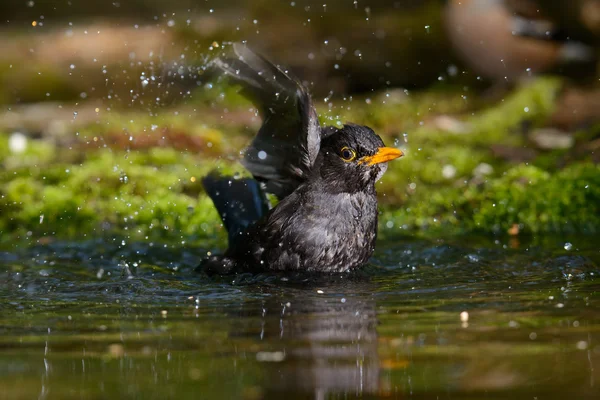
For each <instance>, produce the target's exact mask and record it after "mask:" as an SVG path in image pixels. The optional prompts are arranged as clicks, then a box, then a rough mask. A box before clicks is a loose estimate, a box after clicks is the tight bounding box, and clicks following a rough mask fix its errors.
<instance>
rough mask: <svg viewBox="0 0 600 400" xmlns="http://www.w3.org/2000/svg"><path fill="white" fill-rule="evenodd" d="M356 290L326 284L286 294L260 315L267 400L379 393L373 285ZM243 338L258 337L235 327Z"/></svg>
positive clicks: (361, 284) (354, 286)
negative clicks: (246, 335)
mask: <svg viewBox="0 0 600 400" xmlns="http://www.w3.org/2000/svg"><path fill="white" fill-rule="evenodd" d="M346 284H348V283H346ZM351 285H352V286H351V290H349V288H348V287H344V284H339V283H337V284H336V283H334V284H332V283H326V282H322V283H321V284H320V285H319V284H318V283H313V284H311V285H310V286H309V287H303V288H292V289H291V290H290V289H289V288H284V291H283V292H281V293H276V294H273V295H272V296H270V297H269V298H268V299H267V300H264V301H263V302H262V304H261V305H262V307H260V310H254V312H255V313H256V312H258V313H260V316H259V317H260V321H261V322H260V332H258V336H259V339H260V341H261V343H264V344H265V345H266V346H265V347H264V348H261V350H260V351H259V352H257V354H256V358H257V361H259V362H260V363H261V366H262V368H263V369H264V371H265V373H266V378H265V380H264V382H263V385H264V390H265V393H264V395H265V396H266V397H272V398H281V396H282V393H283V392H286V393H288V394H289V393H298V392H300V393H304V395H307V394H308V393H314V397H315V398H325V397H326V396H327V395H330V394H332V393H336V394H350V395H353V396H354V395H361V394H365V393H376V392H377V390H378V383H379V357H378V354H377V348H378V347H377V330H376V327H377V315H376V311H375V300H374V299H373V297H372V293H369V290H368V289H369V287H370V286H372V285H370V284H369V283H367V282H352V283H351ZM274 289H275V290H276V291H281V288H279V289H276V288H274ZM371 289H373V287H371ZM344 293H348V295H347V296H345V295H344ZM250 317H257V315H250ZM240 334H242V335H245V334H251V335H252V334H254V335H256V334H257V332H255V331H254V332H253V330H252V329H250V331H249V330H248V327H247V326H242V325H238V324H235V325H233V326H232V331H231V335H232V336H239V335H240ZM300 393H298V394H300ZM288 394H286V396H288Z"/></svg>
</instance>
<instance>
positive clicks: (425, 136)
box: [0, 79, 600, 240]
mask: <svg viewBox="0 0 600 400" xmlns="http://www.w3.org/2000/svg"><path fill="white" fill-rule="evenodd" d="M558 86H559V82H558V81H557V80H555V79H538V80H535V81H533V82H532V83H530V84H528V85H525V86H523V87H521V88H519V89H518V90H516V91H514V92H513V93H511V94H510V95H509V96H507V97H506V98H505V100H503V101H500V102H499V103H498V104H496V105H493V106H485V107H483V108H481V107H482V106H481V104H483V103H480V102H478V101H477V100H476V99H475V100H468V101H465V99H464V98H463V97H462V96H463V91H462V89H459V90H454V89H452V88H450V87H446V88H445V89H444V90H440V88H438V89H435V90H433V91H430V92H423V93H414V94H412V93H409V94H408V95H406V94H404V93H403V94H402V96H405V97H402V101H396V100H394V101H392V100H389V99H390V98H392V97H393V96H387V95H386V92H384V93H382V94H374V95H373V96H372V97H371V100H370V102H367V101H366V99H365V98H354V99H352V100H351V101H350V99H347V100H346V101H341V100H340V101H338V102H334V104H337V106H336V105H333V106H331V107H327V108H328V110H327V111H326V112H325V113H323V114H322V115H321V118H322V120H323V122H325V123H329V124H331V123H337V122H338V121H346V120H350V121H356V122H359V123H363V124H366V125H370V126H372V127H373V128H374V129H375V130H376V131H377V132H379V133H380V134H381V135H382V136H383V138H384V140H385V141H386V143H388V145H389V144H391V143H393V142H394V139H399V140H398V141H397V142H396V143H397V144H398V145H399V146H400V147H401V148H403V149H404V150H405V152H406V157H404V158H402V159H400V160H398V161H394V162H392V163H390V165H389V170H388V172H387V174H386V175H385V176H384V177H383V179H382V180H381V182H380V183H378V186H377V188H378V192H379V193H380V205H381V208H382V210H383V215H382V219H381V221H382V223H381V224H380V225H381V229H382V233H383V234H389V233H393V232H398V227H404V228H405V229H406V230H409V231H411V232H416V231H420V232H428V233H427V234H437V233H438V232H442V233H447V232H474V231H478V232H490V233H492V232H506V231H507V230H508V229H509V228H511V227H512V226H513V225H514V224H518V225H520V227H521V230H522V231H524V232H556V231H573V230H577V231H586V232H596V231H597V230H598V229H600V217H598V215H600V213H599V211H600V210H598V204H600V189H598V188H600V178H598V177H599V176H600V174H599V173H598V172H599V171H598V167H597V166H595V165H593V164H591V163H586V162H585V160H586V159H587V155H585V154H584V155H583V156H582V157H581V161H578V160H577V158H576V157H574V156H572V157H571V158H570V159H569V162H571V165H570V166H568V167H566V168H564V169H562V170H557V169H556V166H557V163H556V162H551V161H550V160H556V157H557V156H558V155H557V154H558V153H555V152H551V153H545V154H542V156H540V157H538V158H537V159H536V160H534V162H533V163H532V164H531V165H529V166H528V165H524V164H514V163H512V162H510V161H509V160H504V159H499V158H496V157H495V156H494V154H493V152H492V151H491V149H490V146H491V145H496V144H502V145H507V146H524V145H526V144H527V142H526V139H525V138H526V135H524V134H523V132H524V130H526V129H529V128H530V127H532V126H533V127H535V126H538V125H541V124H543V123H544V121H545V120H546V119H547V117H548V115H549V114H550V113H551V112H552V109H553V107H554V97H555V94H556V91H557V88H558ZM220 90H221V89H217V91H220ZM223 90H226V91H228V90H232V92H231V93H230V94H227V95H225V96H223V97H222V98H221V99H220V100H219V99H217V100H216V102H214V101H210V100H209V99H210V96H208V94H207V95H206V97H204V98H201V97H202V96H203V95H199V96H200V97H198V98H197V99H196V100H195V102H194V103H193V104H192V105H189V106H188V107H193V109H192V110H193V111H190V110H189V109H185V110H182V109H181V108H179V107H178V109H177V111H176V112H174V111H172V110H163V111H161V114H162V115H148V114H146V113H143V112H136V111H127V112H126V113H124V112H119V111H118V110H113V111H112V112H111V113H106V114H102V113H101V114H100V117H99V120H98V121H94V122H93V123H90V125H89V126H84V127H82V128H81V129H79V130H78V132H79V134H78V135H75V134H74V133H73V135H72V138H73V140H75V144H73V142H72V141H71V142H69V143H70V146H71V148H65V147H63V146H61V145H60V144H58V143H55V142H52V141H49V140H32V139H29V140H28V142H27V148H26V149H25V151H24V152H22V153H18V154H15V153H12V152H11V150H10V149H9V145H8V141H9V139H8V138H9V135H6V134H4V135H0V156H1V158H0V163H1V164H2V167H3V168H2V170H1V171H0V211H1V213H0V214H1V217H0V230H1V231H2V233H3V234H4V233H13V234H15V235H20V234H24V233H27V232H31V234H33V235H55V236H73V237H77V236H80V235H85V234H87V235H98V234H119V235H124V236H126V237H134V238H140V239H145V238H153V237H160V238H163V239H165V238H177V237H186V238H188V239H189V238H198V239H200V238H201V239H203V240H216V239H218V240H223V239H224V237H225V232H224V230H223V228H222V226H221V222H220V220H219V217H218V215H217V213H216V211H215V209H214V207H213V206H212V203H211V201H210V200H209V199H208V198H207V197H206V195H205V194H204V193H203V190H202V186H201V183H200V181H201V177H202V176H204V175H206V174H208V173H209V172H210V171H212V170H213V169H217V170H219V171H220V172H221V173H222V174H236V173H241V174H244V175H247V172H246V171H244V170H243V168H242V167H241V166H240V165H239V163H237V162H236V159H237V157H238V152H239V150H240V149H241V148H242V147H243V146H244V144H245V143H247V142H248V141H249V140H250V136H251V135H252V134H253V129H254V127H251V128H249V127H247V126H246V125H247V124H248V121H249V120H251V119H252V116H251V115H250V116H249V117H248V115H246V114H243V113H248V108H249V103H247V101H245V100H240V99H239V98H238V97H239V95H238V94H237V92H236V91H237V89H231V88H224V89H223ZM227 93H229V92H227ZM395 95H397V93H396V94H395ZM236 96H238V97H236ZM386 99H387V100H386ZM230 100H231V102H230ZM369 103H370V104H369ZM319 108H324V107H321V106H319ZM224 110H227V112H231V113H232V115H233V114H235V113H238V112H241V113H242V114H236V115H244V116H243V117H242V119H239V120H238V119H235V118H232V119H231V120H229V121H227V122H225V121H224V120H221V118H216V117H215V116H218V115H221V116H223V115H225V111H224ZM250 114H251V113H250ZM200 115H201V116H202V118H200V117H199V116H200ZM439 115H443V116H445V118H452V119H454V120H455V121H458V125H459V127H460V128H461V129H462V130H459V131H447V130H444V129H443V125H440V124H439V123H438V122H436V121H437V120H436V119H437V118H438V116H439ZM252 123H254V122H252ZM411 127H412V128H411ZM404 128H410V129H406V132H407V135H406V136H404V135H402V134H401V132H403V131H404ZM111 135H117V136H116V138H115V137H113V136H111ZM119 135H121V136H123V137H124V138H125V141H124V142H123V143H121V142H119V140H122V139H123V138H121V137H119ZM169 135H170V136H169ZM586 135H587V136H586ZM590 135H591V136H590ZM94 137H95V138H96V140H94ZM111 137H112V138H113V139H111ZM593 137H594V134H593V133H589V132H588V131H585V132H581V133H579V134H578V140H583V139H581V138H588V139H589V138H593ZM405 139H406V140H405ZM111 140H112V142H111ZM119 143H121V144H119ZM209 143H210V145H209ZM559 153H560V154H559V155H560V156H561V157H564V156H565V154H566V153H565V152H564V151H562V152H559ZM402 231H404V230H402Z"/></svg>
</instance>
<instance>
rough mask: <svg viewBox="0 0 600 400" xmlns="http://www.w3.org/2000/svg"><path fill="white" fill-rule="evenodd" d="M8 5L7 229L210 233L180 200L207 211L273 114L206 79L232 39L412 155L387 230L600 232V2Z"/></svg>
mask: <svg viewBox="0 0 600 400" xmlns="http://www.w3.org/2000/svg"><path fill="white" fill-rule="evenodd" d="M0 15H2V20H1V21H0V29H1V31H2V35H1V36H0V104H1V105H2V111H0V132H1V135H2V136H1V138H2V139H1V141H0V156H1V157H2V161H1V163H2V166H3V176H2V183H1V185H2V186H0V191H1V193H2V197H1V199H2V200H0V206H1V207H2V209H3V210H4V211H5V212H3V215H4V217H2V222H0V224H1V225H0V228H1V229H3V230H4V231H6V232H8V231H10V232H16V231H20V230H22V228H23V227H25V228H24V229H23V232H25V233H26V232H39V233H44V234H46V233H49V232H59V233H60V232H62V234H69V232H70V229H74V230H75V231H78V232H80V231H82V230H83V231H90V232H91V231H94V230H96V229H99V228H98V227H99V226H101V227H102V228H101V229H102V230H104V229H109V228H110V229H112V228H115V229H126V228H127V227H128V226H130V224H131V223H132V222H131V221H134V222H133V224H134V225H136V226H143V227H145V228H142V231H144V232H146V231H150V230H152V229H151V228H148V227H150V226H170V227H171V228H173V229H175V230H176V232H178V233H180V232H183V233H185V234H195V232H198V231H200V230H199V226H204V228H203V230H202V231H203V232H206V229H208V228H206V226H213V225H215V223H216V222H217V221H218V219H217V218H216V216H215V215H214V214H211V212H210V211H208V210H207V211H205V212H204V213H203V212H188V211H186V210H198V208H197V206H198V205H202V204H205V205H206V204H209V203H206V199H205V198H204V196H203V193H202V189H201V187H200V185H199V183H198V182H199V180H197V177H200V176H201V175H202V174H203V173H206V172H207V171H208V170H210V169H212V168H214V167H215V165H217V166H218V167H219V168H224V169H228V168H232V169H235V168H236V167H235V162H234V159H235V157H236V156H237V152H238V151H239V150H240V149H241V148H243V146H244V144H245V143H247V142H248V140H249V139H250V138H251V136H252V135H253V133H254V132H255V131H256V129H257V127H258V126H259V125H260V119H259V118H258V117H257V116H256V115H255V112H254V110H253V109H252V106H251V105H250V104H249V103H247V102H246V101H245V100H244V99H242V98H241V97H240V96H239V95H237V90H236V89H235V88H231V87H229V86H228V85H227V83H226V82H224V81H223V80H222V79H220V78H218V77H215V76H211V75H210V74H209V73H207V71H206V70H205V69H206V63H207V61H208V60H210V59H211V58H212V57H214V56H216V55H218V54H220V52H222V51H227V48H228V46H229V45H230V44H231V43H232V42H234V41H243V42H245V43H247V44H248V45H249V46H251V47H252V48H253V49H255V50H256V51H258V52H260V53H262V54H264V55H265V56H266V57H267V58H269V59H270V60H272V61H273V62H275V63H277V64H282V65H285V66H287V67H289V68H290V69H291V70H292V71H293V72H294V73H295V74H296V75H297V76H299V77H300V78H301V79H302V80H303V82H305V84H306V85H307V86H308V87H309V88H310V91H311V92H312V93H313V95H314V96H315V98H316V101H317V105H318V109H319V112H320V113H321V118H322V120H323V122H325V123H329V124H340V123H342V122H345V121H349V120H352V121H354V122H357V123H362V124H367V125H370V126H372V127H373V128H375V129H376V130H377V132H378V133H380V134H381V135H382V136H383V137H384V139H385V140H386V141H390V142H393V143H395V144H396V145H397V146H400V147H403V148H404V149H405V150H407V152H408V155H409V156H408V157H406V158H405V159H403V160H402V161H401V162H400V163H397V164H398V166H394V167H393V168H392V169H391V171H390V173H388V174H387V176H386V178H385V179H384V181H383V182H382V187H381V189H380V192H382V193H385V194H386V195H385V197H384V198H383V199H382V204H383V205H384V207H386V206H387V208H385V210H388V211H389V215H388V217H389V221H390V226H391V227H396V228H397V227H398V226H402V227H405V228H406V229H413V228H414V229H422V228H431V227H438V228H441V229H442V230H445V229H447V228H448V227H450V228H453V229H454V228H456V229H459V230H467V231H470V230H483V231H488V232H504V233H506V232H513V233H514V232H519V231H523V230H525V231H530V232H538V231H539V232H541V231H562V230H565V229H566V230H586V231H590V230H591V231H595V230H596V226H600V220H599V219H598V217H597V215H598V214H599V213H597V212H596V211H597V208H594V207H596V206H595V205H592V204H591V203H596V201H595V200H597V199H598V198H600V197H596V196H598V189H594V190H596V192H592V189H593V188H594V187H595V186H594V185H592V187H590V181H589V179H597V178H594V177H595V176H596V175H597V172H598V168H597V163H598V161H599V160H600V157H599V155H598V147H600V134H599V132H600V130H599V129H600V128H599V124H598V122H599V118H600V91H599V90H598V86H599V85H598V84H599V83H600V82H599V74H598V71H599V68H598V48H599V44H600V1H598V0H574V1H566V0H548V1H534V0H523V1H512V0H505V1H502V0H471V1H468V0H462V1H454V0H449V1H440V0H420V1H417V0H396V1H392V0H343V1H342V0H334V1H326V0H320V1H314V0H294V1H273V0H260V1H252V2H247V1H238V0H221V1H212V0H206V1H205V0H170V1H163V0H131V1H112V0H86V1H83V0H56V1H50V0H45V1H42V0H37V1H36V0H5V1H3V2H2V3H1V4H0ZM132 152H133V153H135V154H133V155H132ZM124 157H127V158H124ZM67 170H68V171H69V172H65V171H67ZM48 174H50V175H52V177H51V178H50V177H48V176H47V175H48ZM157 174H158V175H157ZM160 174H164V175H160ZM590 177H592V178H590ZM584 178H585V179H584ZM154 180H156V181H154ZM150 182H151V183H150ZM565 184H568V185H574V186H573V187H572V188H571V189H572V190H570V191H569V193H579V197H578V198H577V199H574V198H572V197H568V196H567V194H565V193H564V190H565V186H564V185H565ZM532 185H533V186H532ZM586 185H587V186H586ZM84 188H85V189H84ZM146 189H148V190H146ZM150 189H152V190H150ZM115 191H117V192H119V194H120V196H121V197H119V200H118V201H115V200H114V196H113V195H112V194H114V192H115ZM151 192H155V193H151ZM157 192H158V193H161V194H157ZM542 193H543V195H542ZM552 193H554V194H556V196H558V197H559V198H560V200H557V202H556V203H552V204H549V203H548V202H549V201H550V202H552V200H548V196H549V195H550V194H552ZM537 194H540V195H542V198H540V199H539V200H535V199H536V195H537ZM556 196H554V197H556ZM165 199H166V200H165ZM532 199H534V200H532ZM503 201H504V204H508V203H510V204H512V206H506V207H504V209H503V210H502V211H498V210H494V209H493V208H494V207H495V204H496V203H502V202H503ZM532 201H533V202H534V203H535V202H536V201H538V202H539V203H535V204H533V205H532V204H530V203H531V202H532ZM122 203H124V204H136V205H138V207H139V208H140V209H139V210H138V213H137V214H132V213H131V210H130V208H131V206H126V205H125V206H124V205H123V204H122ZM142 208H143V210H142ZM203 208H210V207H202V209H203ZM149 209H154V211H152V212H150V211H148V210H149ZM157 209H160V210H162V211H161V212H158V211H156V210H157ZM146 214H148V215H146ZM40 215H44V216H45V217H44V218H42V219H43V220H44V221H45V224H50V225H52V224H58V226H52V227H50V225H44V224H41V223H40ZM144 215H145V216H144ZM157 215H158V217H157ZM124 218H125V220H126V221H128V222H126V223H124V222H123V219H124ZM213 219H214V221H213ZM65 220H68V221H70V222H71V223H70V224H67V225H68V226H63V225H62V224H59V222H62V221H65ZM202 224H204V225H202ZM206 224H208V225H206ZM69 226H70V227H69ZM72 227H75V228H72ZM171 228H169V229H167V231H170V232H173V231H172V230H170V229H171ZM153 229H155V228H153ZM209 231H210V229H209ZM128 234H130V233H128Z"/></svg>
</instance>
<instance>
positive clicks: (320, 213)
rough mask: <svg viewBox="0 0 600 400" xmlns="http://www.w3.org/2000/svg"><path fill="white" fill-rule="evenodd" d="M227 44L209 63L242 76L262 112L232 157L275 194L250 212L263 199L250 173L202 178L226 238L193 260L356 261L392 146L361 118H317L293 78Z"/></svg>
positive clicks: (323, 267)
mask: <svg viewBox="0 0 600 400" xmlns="http://www.w3.org/2000/svg"><path fill="white" fill-rule="evenodd" d="M233 50H234V53H235V57H222V58H218V59H216V60H215V61H214V66H216V67H217V68H218V69H220V70H221V71H224V72H225V73H226V74H227V75H229V76H230V77H231V78H233V79H234V81H236V82H237V83H239V84H240V85H241V86H242V88H243V91H244V93H245V94H246V95H247V96H249V97H250V98H251V99H252V100H253V101H254V102H255V104H256V105H257V107H258V108H259V110H260V112H261V115H262V118H263V124H262V126H261V128H260V130H259V132H258V134H257V136H256V137H255V138H254V140H253V141H252V143H251V145H250V146H249V147H248V149H246V151H245V154H244V157H243V160H242V163H243V164H244V166H245V167H246V168H247V169H248V170H249V171H250V172H251V173H252V175H253V176H254V178H255V179H256V180H257V181H258V182H261V184H262V186H263V187H264V188H265V190H266V191H267V192H270V193H273V194H275V195H276V196H277V197H278V198H279V199H280V202H279V203H278V204H277V206H276V207H274V208H273V209H271V210H269V211H268V212H266V214H265V215H263V216H260V215H258V214H256V210H265V207H264V204H265V199H264V195H262V194H257V190H256V189H257V185H256V183H255V181H252V180H249V181H248V180H247V181H243V182H239V181H238V182H236V181H235V180H232V178H215V177H214V176H213V177H210V178H209V179H208V180H206V179H205V181H204V184H205V189H206V190H207V193H208V194H209V195H210V196H211V198H212V199H213V202H214V203H215V205H216V207H217V209H218V210H219V212H220V214H221V217H222V219H223V221H224V224H225V226H226V227H227V228H228V230H229V233H230V243H229V248H228V250H227V251H226V253H225V254H224V255H222V256H211V257H209V258H207V259H206V260H204V261H203V262H202V264H201V268H202V269H204V270H205V271H207V272H209V273H211V272H212V273H219V274H226V273H232V272H238V271H261V270H279V271H283V270H288V271H290V270H295V271H307V272H313V271H318V272H343V271H347V270H350V269H353V268H356V267H359V266H361V265H363V264H365V263H366V262H367V260H368V259H369V257H370V256H371V255H372V253H373V250H374V246H375V239H376V236H377V196H376V192H375V182H376V181H377V180H378V179H379V178H381V176H382V175H383V173H384V172H385V170H386V169H387V161H389V160H392V159H394V158H397V157H400V156H401V155H402V152H401V151H400V150H398V149H394V148H388V147H384V144H383V141H382V140H381V138H380V137H379V136H378V135H377V134H376V133H375V132H373V131H372V130H371V129H370V128H368V127H365V126H359V125H354V124H347V125H344V126H343V127H342V128H339V129H338V128H335V127H321V126H320V125H319V121H318V119H317V113H316V110H315V108H314V106H313V104H312V101H311V98H310V96H309V94H308V93H307V91H306V89H305V88H304V87H303V85H302V84H301V83H300V82H299V81H298V80H297V79H295V78H294V77H292V75H291V74H290V73H289V72H287V71H284V70H283V69H280V68H278V67H276V66H275V65H273V64H271V63H270V62H268V61H266V60H265V59H264V58H262V57H261V56H259V55H257V54H255V53H253V52H252V51H250V50H249V49H248V48H247V47H246V46H244V45H241V44H235V45H234V46H233ZM233 186H236V188H235V189H232V187H233ZM249 219H256V221H255V222H254V223H248V220H249ZM240 221H241V222H240ZM232 233H233V234H232Z"/></svg>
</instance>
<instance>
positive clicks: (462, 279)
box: [0, 237, 600, 399]
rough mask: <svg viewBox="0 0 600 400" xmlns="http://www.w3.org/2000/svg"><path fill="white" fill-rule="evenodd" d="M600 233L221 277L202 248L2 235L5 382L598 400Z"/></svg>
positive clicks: (426, 245)
mask: <svg viewBox="0 0 600 400" xmlns="http://www.w3.org/2000/svg"><path fill="white" fill-rule="evenodd" d="M567 242H570V243H572V245H571V246H569V245H565V243H567ZM596 242H597V241H596V240H595V239H594V238H591V237H588V238H583V239H581V238H546V239H544V240H521V242H518V241H517V240H516V239H512V240H509V239H498V240H493V239H490V240H487V239H478V240H473V239H470V238H468V239H467V238H461V239H459V240H454V241H442V240H438V241H425V240H422V241H419V240H407V239H404V238H401V239H396V240H388V241H386V242H382V243H380V244H379V247H378V249H377V252H376V255H375V257H374V258H373V265H372V266H369V267H368V268H367V269H366V270H365V271H364V272H363V273H360V274H353V275H343V276H331V277H327V278H323V277H321V278H315V277H302V276H269V275H259V276H251V275H242V276H238V277H235V278H221V279H211V278H208V277H207V276H204V275H202V274H197V273H194V272H193V269H194V267H195V265H196V264H197V262H198V260H199V259H200V258H201V256H202V254H205V250H203V249H190V248H185V247H182V246H173V245H164V244H160V245H159V244H153V245H150V244H147V243H139V244H127V245H123V243H121V241H120V240H112V239H111V240H96V241H87V242H80V243H72V242H51V243H49V244H46V245H37V246H30V247H26V248H17V247H12V246H10V245H5V246H4V248H3V250H2V251H1V252H0V311H1V312H0V393H3V395H2V397H3V398H16V399H20V398H23V399H31V398H40V399H69V398H91V399H95V398H122V397H131V398H143V399H148V398H214V399H223V398H236V399H262V398H274V399H280V398H290V399H291V398H317V399H321V398H355V397H363V398H401V399H404V398H415V399H420V398H440V399H463V398H468V399H475V398H512V399H520V398H523V399H535V398H537V399H563V398H566V397H567V396H569V397H570V398H598V397H597V395H598V394H599V393H600V386H599V380H600V299H599V296H598V291H599V290H600V268H598V265H599V262H600V251H599V246H598V245H597V244H596Z"/></svg>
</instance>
